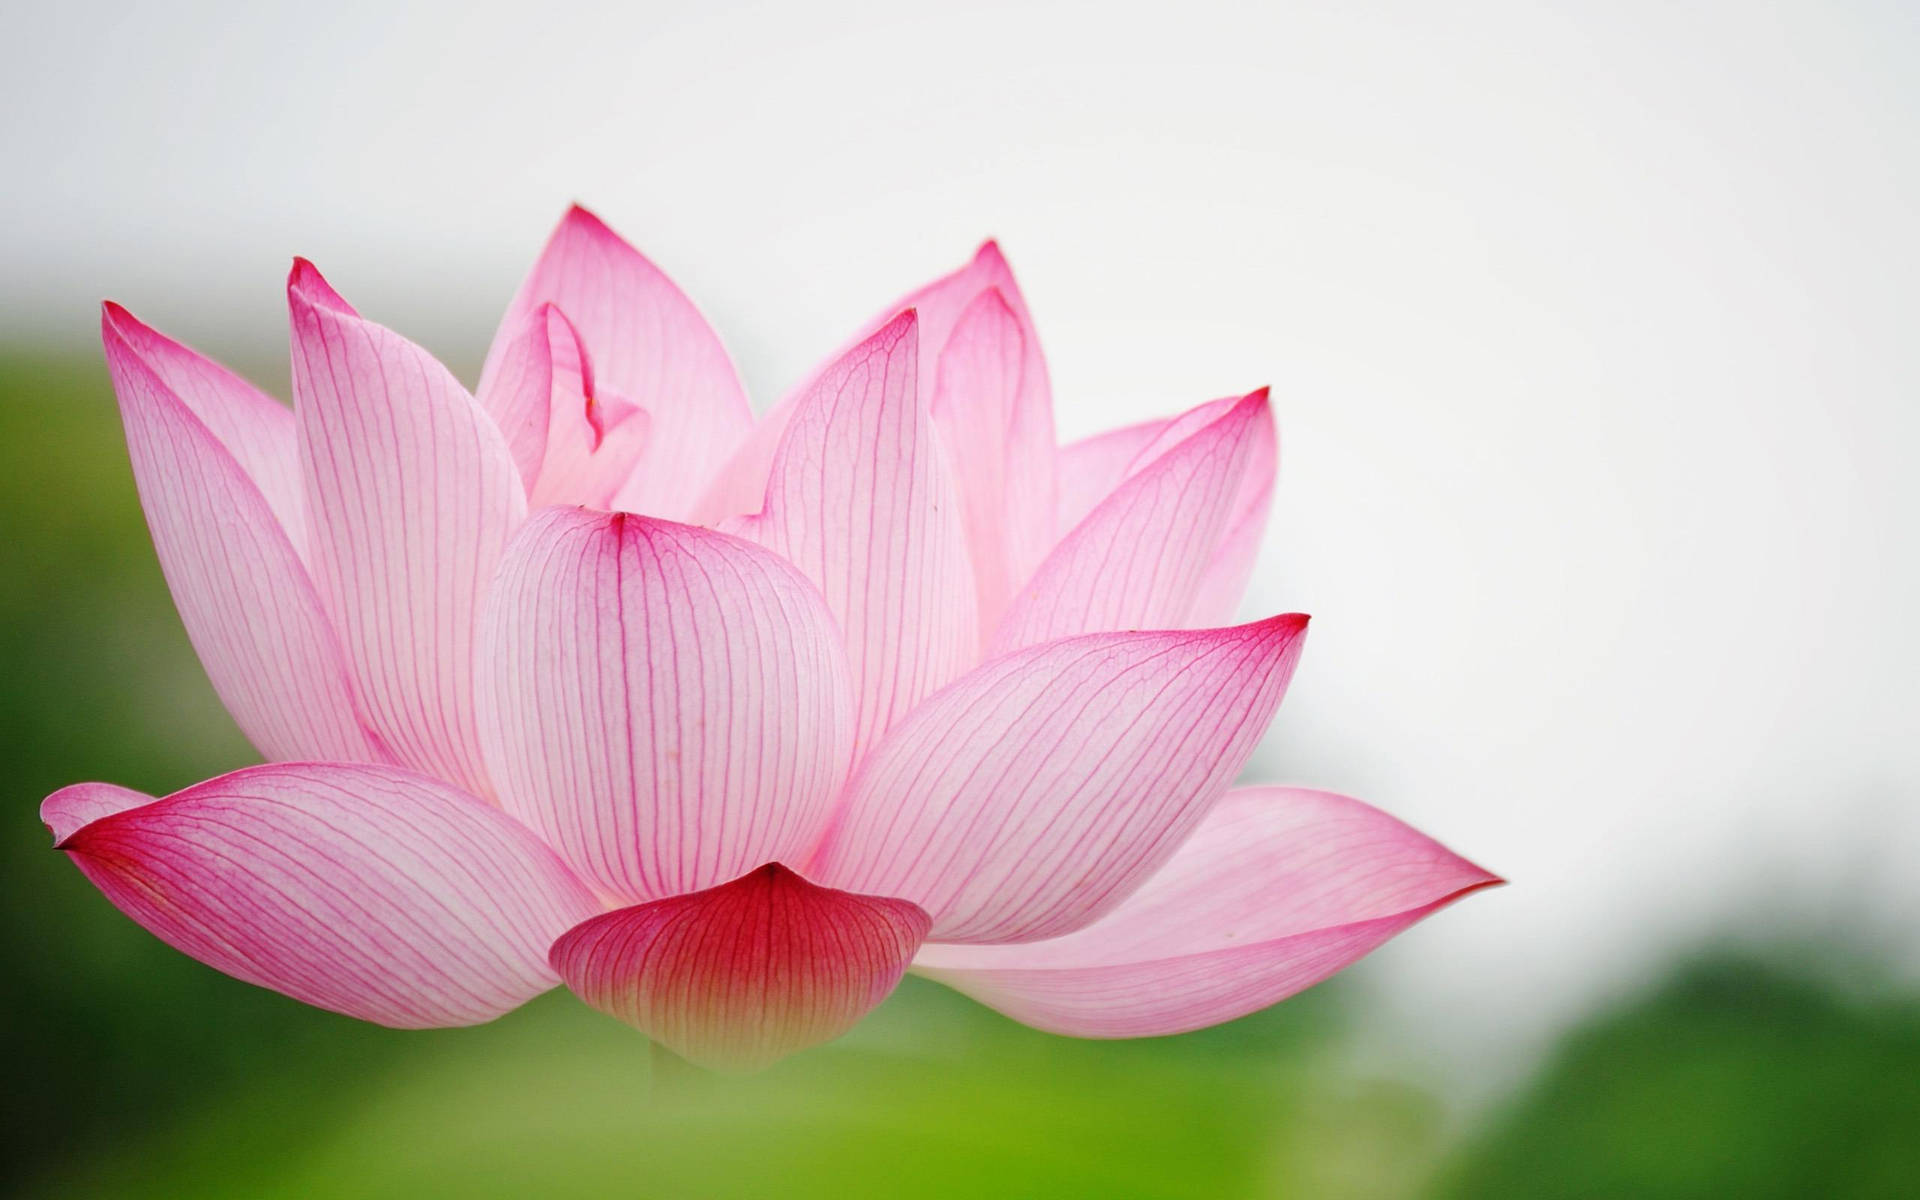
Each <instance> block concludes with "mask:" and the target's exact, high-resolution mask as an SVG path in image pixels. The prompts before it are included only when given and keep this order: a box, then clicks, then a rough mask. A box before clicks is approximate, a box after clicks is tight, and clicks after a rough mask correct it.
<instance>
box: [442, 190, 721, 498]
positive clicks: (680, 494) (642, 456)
mask: <svg viewBox="0 0 1920 1200" xmlns="http://www.w3.org/2000/svg"><path fill="white" fill-rule="evenodd" d="M548 303H551V304H553V305H554V306H555V307H557V308H558V309H559V310H560V311H561V312H563V313H565V314H566V317H567V319H568V320H569V321H571V322H572V323H573V327H574V328H575V329H577V330H578V331H579V334H580V338H581V340H582V341H583V342H584V343H585V345H586V350H587V353H588V354H590V355H591V356H592V358H593V366H594V374H595V378H596V380H597V382H598V384H599V386H600V387H602V388H604V389H606V390H607V391H608V392H609V393H611V394H614V395H618V396H620V397H622V398H623V399H625V400H627V401H629V402H631V403H633V404H635V405H638V406H639V407H640V408H641V409H642V410H644V411H645V412H646V413H647V414H648V416H649V417H650V418H651V422H650V425H649V426H648V436H647V437H646V439H645V441H644V443H643V444H642V445H641V446H640V448H639V453H638V455H637V457H636V459H635V463H634V465H633V469H632V471H631V473H630V477H629V478H628V480H627V481H626V483H625V484H624V486H623V487H622V488H621V490H620V492H619V494H618V495H617V496H615V497H614V498H613V503H614V504H615V505H616V506H617V507H619V508H622V509H625V510H628V511H631V512H644V513H649V514H651V515H654V516H662V517H674V518H681V517H685V516H686V515H687V514H689V513H690V512H691V511H692V509H693V505H694V503H695V501H697V500H698V499H699V497H700V495H701V494H702V493H703V492H704V490H705V488H706V484H707V480H708V478H709V477H710V476H712V474H713V473H714V472H715V471H716V470H718V469H719V467H720V465H721V464H722V463H724V462H726V460H727V459H728V457H729V456H730V455H732V453H733V451H734V448H735V447H736V446H737V445H738V444H739V442H740V440H741V439H742V438H743V437H745V436H746V433H747V431H748V430H749V429H751V428H752V426H753V412H752V409H750V408H749V407H748V406H747V399H746V393H745V392H744V391H742V389H741V387H740V379H739V376H738V375H736V374H735V373H734V369H733V363H732V361H731V360H730V359H728V357H727V352H726V350H725V348H724V347H722V346H721V344H720V339H719V337H718V336H717V335H716V334H715V333H714V332H713V329H712V327H711V326H709V325H708V324H707V322H706V319H705V318H703V317H702V316H701V315H700V313H699V311H698V310H697V309H695V308H694V306H693V304H692V302H691V301H689V300H688V299H687V297H686V296H685V295H684V294H683V293H682V292H681V291H680V289H679V288H677V287H675V286H674V285H673V282H672V281H671V280H669V279H668V278H667V277H666V276H665V275H663V274H661V272H660V269H659V268H658V267H656V266H654V265H653V264H652V263H650V262H648V261H647V260H646V259H645V258H643V257H642V256H641V255H640V252H639V251H637V250H635V249H634V248H633V247H632V246H629V245H628V244H627V243H626V242H624V241H622V240H621V238H620V236H619V235H618V234H616V233H614V232H613V231H612V230H611V229H608V228H607V227H606V225H604V224H602V223H601V221H600V219H599V218H598V217H595V216H594V215H593V214H591V213H589V212H587V210H585V209H584V208H580V207H578V206H576V207H574V208H573V209H572V210H571V211H569V212H568V213H567V215H566V217H565V218H564V219H563V220H562V221H561V222H560V227H559V228H558V229H556V230H555V231H554V234H553V237H552V238H551V239H549V240H548V242H547V246H546V249H545V250H544V251H542V253H541V255H540V260H539V262H537V263H535V264H534V268H533V270H532V272H531V273H530V274H529V275H528V276H527V279H526V282H525V283H523V284H522V285H521V287H520V292H519V294H518V295H516V296H515V297H514V299H513V303H512V304H511V305H509V306H508V308H507V315H506V318H505V319H504V320H503V321H502V322H501V324H500V333H499V334H498V335H497V336H496V337H495V339H494V345H493V348H492V350H490V351H489V352H488V355H487V365H486V368H485V370H484V371H482V373H481V376H480V390H481V392H482V393H483V394H486V393H491V392H492V391H493V389H494V388H495V386H496V379H495V377H496V375H499V374H501V373H502V372H504V371H506V370H508V365H507V362H506V359H507V357H508V353H509V347H510V346H511V344H512V342H513V341H514V339H515V338H516V337H517V336H518V335H519V334H520V332H521V331H522V330H523V328H524V326H525V323H526V322H527V320H528V318H529V317H530V316H531V314H532V313H533V312H534V311H535V310H536V309H538V308H539V307H540V306H541V305H543V304H548Z"/></svg>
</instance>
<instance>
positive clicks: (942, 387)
mask: <svg viewBox="0 0 1920 1200" xmlns="http://www.w3.org/2000/svg"><path fill="white" fill-rule="evenodd" d="M995 257H996V258H997V255H996V256H995ZM1003 265H1004V264H1003ZM1023 311H1024V310H1016V309H1015V308H1014V307H1013V306H1012V305H1011V304H1010V303H1009V302H1008V300H1007V298H1006V296H1004V295H1003V294H1002V293H1001V292H1000V290H999V289H998V288H989V289H987V290H986V291H984V292H982V293H980V295H979V296H977V297H976V298H975V299H974V300H973V302H972V303H970V304H969V305H968V306H967V307H966V309H965V310H964V311H963V312H962V313H961V316H960V319H959V321H958V322H956V323H955V325H954V328H953V333H952V335H951V336H949V337H948V338H947V340H946V342H945V345H944V347H943V348H942V349H941V350H940V353H939V356H938V358H937V359H936V360H935V362H936V363H937V364H938V365H937V368H936V374H935V380H934V388H933V417H934V420H935V421H936V422H938V423H939V426H940V432H941V433H942V434H943V435H945V438H946V443H947V445H948V446H950V447H951V448H952V450H953V457H954V462H955V464H956V465H957V467H958V468H959V472H960V481H961V487H962V492H963V498H964V501H965V516H966V528H967V540H968V544H969V545H970V546H971V547H972V551H973V560H974V562H975V563H976V564H977V565H976V567H975V573H976V575H977V576H978V584H977V589H978V590H977V594H978V597H979V604H980V622H981V626H982V627H983V628H987V629H991V628H993V625H994V623H995V622H997V621H998V620H999V618H1000V614H1001V612H1002V611H1003V610H1004V609H1005V608H1006V605H1007V603H1008V602H1009V601H1010V600H1011V598H1012V597H1013V595H1014V594H1015V593H1016V592H1017V591H1018V590H1019V588H1020V586H1021V585H1022V584H1023V583H1024V582H1025V581H1026V579H1027V577H1028V576H1029V575H1031V574H1032V573H1033V570H1034V568H1035V567H1037V566H1038V565H1039V564H1040V562H1041V560H1042V558H1043V557H1044V556H1045V554H1046V552H1047V548H1048V547H1049V546H1051V545H1052V544H1053V540H1054V533H1055V531H1054V528H1053V521H1052V513H1053V511H1054V507H1055V503H1056V501H1055V498H1054V489H1055V487H1056V484H1055V480H1054V456H1055V451H1054V444H1053V408H1052V403H1051V400H1050V397H1049V395H1048V391H1047V380H1046V370H1045V364H1044V363H1043V362H1042V361H1041V358H1040V354H1039V348H1038V343H1037V342H1036V340H1035V338H1034V335H1033V328H1032V326H1031V325H1029V324H1027V322H1026V320H1025V318H1024V316H1023ZM1029 347H1031V352H1029Z"/></svg>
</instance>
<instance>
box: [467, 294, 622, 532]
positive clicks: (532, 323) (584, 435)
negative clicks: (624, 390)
mask: <svg viewBox="0 0 1920 1200" xmlns="http://www.w3.org/2000/svg"><path fill="white" fill-rule="evenodd" d="M491 383H492V386H491V387H490V388H489V389H488V390H487V391H486V392H483V393H482V394H481V395H480V397H479V399H480V403H481V406H482V407H483V408H485V409H486V410H487V413H488V415H490V416H491V417H493V420H494V424H495V425H498V426H499V427H500V430H501V432H502V433H503V434H504V435H505V436H506V439H507V445H508V447H509V448H510V449H511V450H512V452H513V460H514V465H515V466H516V467H518V468H519V470H520V478H521V481H522V482H524V483H525V484H526V486H527V503H528V504H530V505H531V506H533V507H535V508H544V507H546V506H548V505H552V504H585V505H588V506H590V507H594V508H604V507H606V506H607V505H609V504H611V503H612V501H613V497H614V494H615V493H616V492H618V491H619V490H620V488H621V486H622V485H623V484H624V483H625V482H626V480H627V477H628V476H630V475H631V474H632V473H633V470H634V466H635V464H636V463H637V462H638V461H639V457H640V451H641V447H642V445H643V444H644V443H645V440H646V436H647V432H648V429H649V427H650V425H651V424H652V422H651V420H650V419H649V418H648V416H647V414H646V413H645V412H642V411H641V410H640V409H639V408H638V407H636V406H635V405H634V404H632V403H631V402H629V401H627V400H624V399H621V398H620V397H618V396H614V395H612V394H610V393H603V392H602V391H601V389H599V388H598V387H597V386H596V385H595V381H594V377H593V368H592V364H591V361H590V360H589V359H588V357H587V348H586V346H585V345H584V344H583V343H582V342H581V340H580V335H579V334H578V333H577V332H575V330H574V328H573V324H572V322H570V321H568V320H567V318H566V316H565V315H564V314H563V313H561V311H560V310H559V309H558V308H555V307H554V306H553V305H551V304H543V305H541V306H540V307H539V308H536V309H535V310H534V311H533V313H532V315H530V316H529V317H528V318H527V321H526V323H525V324H524V325H523V326H522V327H521V330H520V332H519V334H518V335H516V336H515V337H514V338H513V339H512V340H511V341H509V342H508V343H507V348H506V350H505V352H504V354H503V356H502V358H501V365H500V368H499V369H498V370H497V371H495V372H494V374H493V377H492V380H491Z"/></svg>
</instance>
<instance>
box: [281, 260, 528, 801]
mask: <svg viewBox="0 0 1920 1200" xmlns="http://www.w3.org/2000/svg"><path fill="white" fill-rule="evenodd" d="M287 298H288V304H289V307H290V309H291V312H292V319H293V392H294V410H295V416H296V418H297V420H298V432H299V436H300V460H301V467H302V470H303V471H304V472H305V475H306V488H307V511H308V515H309V519H310V520H311V522H312V542H313V545H312V559H313V565H314V577H315V582H316V583H317V584H318V585H319V589H320V595H321V596H322V597H323V598H324V599H325V601H326V604H327V608H328V610H329V612H331V613H332V615H333V618H334V621H335V624H336V625H337V626H338V627H339V629H340V633H341V639H342V641H343V642H344V643H345V645H346V648H347V655H348V661H349V663H350V664H351V665H352V668H353V672H354V681H355V684H356V686H357V689H358V692H359V695H360V697H361V702H362V704H363V707H364V711H365V712H366V715H367V719H368V720H369V721H370V722H371V723H372V725H373V727H374V729H375V730H377V731H378V733H379V734H380V736H381V738H382V739H383V740H384V741H385V742H386V744H387V746H388V747H389V748H390V749H391V751H392V752H393V754H394V755H395V757H396V758H397V759H398V760H399V761H400V762H402V763H404V764H405V765H407V766H410V767H415V768H417V769H419V770H423V771H426V772H428V773H430V774H433V775H437V776H439V777H441V778H443V779H450V780H453V781H455V782H457V783H459V784H461V785H462V786H464V787H467V788H468V789H470V790H472V791H476V792H479V793H481V794H483V795H486V794H489V793H490V789H489V787H488V785H487V781H486V775H485V773H484V771H483V770H482V768H481V762H480V749H479V737H478V734H477V732H476V730H475V727H474V716H473V636H474V624H475V622H476V620H477V619H478V617H479V613H480V605H481V602H482V600H483V599H484V598H485V593H486V585H487V581H488V580H489V579H490V578H491V577H492V575H493V570H494V567H495V565H496V564H497V563H498V562H499V559H500V552H501V548H502V547H503V546H504V545H505V544H506V540H507V538H508V536H509V535H510V534H511V533H512V532H513V530H514V528H515V527H516V526H518V525H519V524H520V522H521V521H522V519H523V518H524V517H525V515H526V496H525V494H524V493H523V491H522V488H521V484H520V479H519V476H518V473H517V472H516V471H515V469H514V465H513V458H512V454H511V453H510V451H509V450H508V448H507V444H506V442H505V440H504V439H503V438H502V436H501V434H500V432H499V430H497V429H496V428H495V427H494V425H493V422H492V421H490V420H489V419H488V418H487V415H486V414H485V413H484V412H482V411H481V410H480V407H479V406H478V405H477V404H476V403H475V402H474V399H473V397H471V396H469V395H468V394H467V393H466V391H465V390H464V389H463V388H461V386H460V385H459V383H457V382H455V380H454V378H453V376H452V375H450V374H448V373H447V370H446V368H445V367H442V366H441V365H440V364H439V363H438V362H436V361H434V359H433V358H432V356H430V355H429V354H427V352H426V351H424V350H422V349H420V347H418V346H416V345H414V344H413V343H412V342H409V341H407V340H406V339H405V338H402V337H400V336H399V335H398V334H396V333H394V332H392V331H391V330H388V329H384V328H382V327H380V326H378V325H375V324H373V323H372V322H370V321H364V320H362V319H361V318H360V317H359V316H357V315H356V314H354V313H353V311H352V310H351V309H348V308H345V307H343V306H342V305H341V303H340V301H339V299H338V297H337V296H335V295H334V294H333V291H332V289H331V288H328V287H327V286H326V284H325V281H323V280H321V279H320V276H319V272H317V271H315V270H314V269H313V267H312V265H311V264H309V263H305V262H300V263H297V264H295V267H294V271H293V275H292V277H291V278H290V279H289V280H288V284H287Z"/></svg>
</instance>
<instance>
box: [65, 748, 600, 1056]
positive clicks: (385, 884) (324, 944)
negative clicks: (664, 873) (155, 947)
mask: <svg viewBox="0 0 1920 1200" xmlns="http://www.w3.org/2000/svg"><path fill="white" fill-rule="evenodd" d="M41 817H42V819H43V820H45V821H46V823H47V824H48V825H49V826H50V827H51V828H52V829H53V830H54V833H55V835H56V837H57V838H58V842H57V845H58V847H59V848H60V849H62V850H65V851H66V852H67V854H68V856H69V857H71V858H72V859H73V861H74V864H75V865H76V866H78V867H79V868H80V870H81V871H82V872H84V873H85V874H86V876H87V878H88V879H90V880H92V881H93V883H94V885H95V886H96V887H98V888H99V889H100V890H101V892H103V893H104V894H105V895H106V897H107V899H109V900H111V901H112V902H113V903H114V905H115V906H116V907H118V908H119V909H120V910H121V911H122V912H124V913H126V914H127V915H128V916H129V917H132V918H133V919H134V920H135V921H137V922H139V923H140V925H142V926H143V927H145V928H146V929H147V930H148V932H150V933H152V934H153V935H154V936H155V937H158V938H159V939H160V940H162V941H164V942H166V943H167V944H168V945H170V946H172V947H174V948H175V949H177V950H180V951H182V952H183V953H186V954H190V955H192V956H193V957H194V958H197V959H199V960H200V961H201V962H204V963H206V964H208V965H209V966H212V967H215V968H217V969H219V970H221V971H225V972H226V973H227V974H229V975H232V976H234V977H235V978H238V979H243V980H245V981H247V982H248V983H255V984H259V985H260V986H262V987H268V988H272V989H274V990H275V991H278V992H284V993H285V994H287V995H289V996H292V997H293V998H294V999H296V1000H301V1001H305V1002H306V1003H308V1004H312V1005H316V1006H318V1007H320V1008H325V1009H331V1010H332V1011H334V1012H340V1013H346V1014H347V1015H348V1016H353V1017H359V1018H361V1019H362V1020H367V1021H377V1022H379V1023H380V1024H382V1025H393V1026H397V1027H401V1028H421V1027H426V1026H439V1025H472V1024H476V1023H478V1022H481V1021H488V1020H492V1019H493V1018H494V1017H497V1016H499V1015H500V1014H501V1013H504V1012H506V1011H508V1010H509V1009H512V1008H516V1007H518V1006H519V1005H520V1004H522V1003H524V1002H525V1001H527V1000H528V999H530V998H532V997H533V996H534V995H536V994H538V993H540V992H543V991H545V990H546V989H547V988H549V987H552V986H553V985H554V983H555V982H557V977H556V976H555V975H554V973H553V972H552V970H551V968H550V966H549V964H548V962H547V949H548V947H549V946H550V945H551V944H552V941H553V939H554V938H555V937H557V936H559V935H560V934H561V933H562V932H564V931H565V930H566V929H567V928H569V927H570V926H572V925H574V924H575V923H577V922H579V921H582V920H584V919H586V918H587V917H588V916H590V915H592V914H593V913H594V912H596V911H598V909H599V904H598V902H597V901H596V900H595V899H594V898H593V895H592V893H591V892H589V891H588V890H587V888H586V887H585V885H583V884H582V883H581V882H580V881H579V880H578V879H576V878H575V877H574V876H573V874H572V873H571V872H570V871H568V870H567V869H566V867H565V866H563V865H562V864H561V862H560V860H559V859H558V858H556V857H555V856H554V854H553V852H552V851H551V850H548V849H547V848H546V846H544V845H542V844H541V842H540V841H539V839H537V838H535V837H534V836H533V834H532V833H530V832H529V831H528V830H527V829H526V828H525V827H524V826H522V825H520V824H519V823H518V822H516V821H514V820H513V819H512V818H511V817H508V816H507V815H506V814H504V813H501V812H499V811H498V810H496V809H493V808H490V807H489V806H487V805H486V804H485V803H483V802H482V801H480V800H478V799H476V798H474V797H472V796H469V795H467V794H465V793H464V792H460V791H458V790H456V789H454V788H451V787H448V786H447V785H446V784H443V783H440V782H438V781H436V780H431V779H427V778H425V777H423V776H419V775H414V774H411V773H409V772H406V771H399V770H395V769H393V768H390V767H371V766H346V765H342V764H333V763H298V764H275V765H269V766H263V767H249V768H248V769H246V770H243V771H236V772H234V773H233V774H231V775H223V776H221V777H220V778H218V779H212V780H209V781H207V782H206V783H201V784H196V785H195V786H193V787H190V788H188V789H186V790H185V791H182V792H175V793H174V794H173V795H171V796H168V797H166V798H165V799H162V800H155V799H153V798H152V797H149V796H144V795H141V794H140V793H138V792H131V791H128V790H127V789H125V788H117V787H114V786H112V785H111V784H104V783H83V784H78V785H76V786H74V787H70V788H66V789H64V790H62V791H59V792H56V793H54V794H53V795H52V796H50V797H48V798H47V801H46V804H45V805H44V806H42V808H41Z"/></svg>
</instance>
